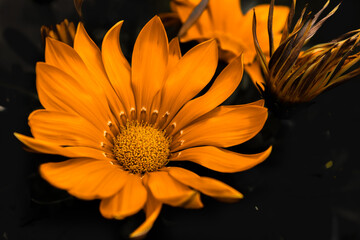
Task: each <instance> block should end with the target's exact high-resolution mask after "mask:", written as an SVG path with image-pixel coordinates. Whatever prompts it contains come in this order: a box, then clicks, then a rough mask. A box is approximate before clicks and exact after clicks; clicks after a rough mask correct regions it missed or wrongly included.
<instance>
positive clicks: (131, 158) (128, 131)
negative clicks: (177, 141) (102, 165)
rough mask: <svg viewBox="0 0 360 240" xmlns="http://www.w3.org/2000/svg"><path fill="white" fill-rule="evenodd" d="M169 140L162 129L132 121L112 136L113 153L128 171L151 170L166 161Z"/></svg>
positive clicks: (168, 152) (164, 163)
mask: <svg viewBox="0 0 360 240" xmlns="http://www.w3.org/2000/svg"><path fill="white" fill-rule="evenodd" d="M170 141H171V139H170V138H168V137H166V135H165V133H164V132H163V131H160V130H158V129H156V128H154V127H152V126H150V125H148V124H146V123H144V124H143V123H138V122H137V121H132V122H128V123H127V124H126V126H124V127H122V128H121V129H120V133H119V134H118V135H117V136H116V137H115V138H114V148H113V153H114V155H115V158H116V160H117V161H118V162H119V164H120V165H121V166H122V167H123V168H124V169H125V170H127V171H129V172H132V173H145V172H153V171H156V170H158V169H160V168H161V167H163V166H165V165H166V164H167V163H168V157H169V154H170V149H169V146H170Z"/></svg>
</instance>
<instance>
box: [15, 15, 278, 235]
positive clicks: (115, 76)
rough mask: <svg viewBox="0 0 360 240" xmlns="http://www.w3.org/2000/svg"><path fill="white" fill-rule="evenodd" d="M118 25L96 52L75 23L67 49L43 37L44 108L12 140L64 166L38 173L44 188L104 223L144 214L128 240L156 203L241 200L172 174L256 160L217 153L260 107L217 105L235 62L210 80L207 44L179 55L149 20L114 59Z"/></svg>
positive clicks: (244, 135) (244, 130) (248, 131)
mask: <svg viewBox="0 0 360 240" xmlns="http://www.w3.org/2000/svg"><path fill="white" fill-rule="evenodd" d="M122 24H123V22H122V21H121V22H119V23H117V24H116V25H115V26H113V27H112V28H111V29H110V30H109V31H108V32H107V34H106V35H105V37H104V40H103V43H102V49H101V51H100V50H99V49H98V47H97V46H96V45H95V44H94V42H93V41H92V40H91V39H90V38H89V36H88V34H87V33H86V31H85V29H84V27H83V25H82V23H79V25H78V28H77V31H76V35H75V39H74V47H73V48H72V47H70V46H68V45H66V44H64V43H62V42H59V41H57V40H54V39H52V38H47V42H46V49H45V62H40V63H38V64H37V67H36V74H37V90H38V94H39V99H40V101H41V104H42V105H43V106H44V108H45V109H40V110H36V111H34V112H33V113H32V114H31V115H30V116H29V125H30V127H31V132H32V135H33V137H27V136H24V135H21V134H17V133H16V134H15V135H16V137H17V138H18V139H19V140H20V141H21V142H23V143H24V144H25V145H26V146H28V147H29V148H31V149H33V150H35V151H38V152H41V153H47V154H59V155H63V156H66V157H69V158H71V159H69V160H66V161H63V162H50V163H45V164H42V165H41V166H40V173H41V175H42V176H43V177H44V178H45V179H46V180H47V181H49V182H50V183H51V184H52V185H54V186H56V187H58V188H61V189H65V190H67V191H68V192H69V193H70V194H72V195H74V196H76V197H78V198H80V199H86V200H90V199H101V204H100V212H101V214H102V215H103V216H104V217H106V218H116V219H123V218H125V217H127V216H130V215H133V214H135V213H137V212H138V211H139V210H141V209H143V210H144V211H145V214H146V220H145V222H144V223H143V224H142V225H141V226H139V227H138V228H137V229H136V230H135V231H134V232H133V233H132V234H131V237H138V236H142V235H144V234H146V233H147V232H148V231H149V230H150V228H151V227H152V225H153V223H154V221H155V220H156V218H157V216H158V215H159V212H160V209H161V207H162V204H169V205H171V206H181V207H185V208H200V207H202V206H203V205H202V203H201V200H200V194H199V192H202V193H204V194H206V195H209V196H212V197H214V198H217V199H222V200H237V199H240V198H242V194H241V193H239V192H238V191H237V190H235V189H233V188H231V187H230V186H228V185H226V184H224V183H222V182H220V181H217V180H215V179H211V178H207V177H201V176H198V175H196V174H195V173H193V172H191V171H189V170H186V169H183V168H180V167H173V166H171V163H172V162H173V161H192V162H195V163H197V164H200V165H202V166H204V167H207V168H209V169H212V170H215V171H219V172H238V171H243V170H246V169H248V168H251V167H253V166H255V165H256V164H258V163H260V162H262V161H263V160H264V159H265V158H266V157H267V156H268V155H269V154H270V151H271V147H270V148H269V149H267V150H266V151H264V152H261V153H258V154H239V153H234V152H231V151H228V150H225V149H224V147H225V148H226V147H230V146H233V145H237V144H241V143H243V142H245V141H247V140H249V139H251V138H252V137H254V136H255V135H256V134H257V133H258V132H259V131H260V130H261V128H262V127H263V125H264V123H265V121H266V118H267V109H266V108H264V107H263V101H258V102H254V103H250V104H245V105H238V106H220V107H218V105H220V104H221V103H222V102H223V101H224V100H225V99H227V98H228V97H229V96H230V95H231V93H232V92H233V91H234V90H235V89H236V87H237V86H238V84H239V82H240V79H241V77H242V73H243V67H242V66H243V60H242V57H241V56H240V57H238V58H236V59H235V60H234V61H233V62H232V63H231V64H229V65H228V66H227V67H226V68H225V69H224V70H223V72H222V73H221V74H220V75H219V76H218V77H217V79H216V80H215V82H214V83H213V84H212V86H211V88H210V89H209V90H208V91H207V92H206V93H205V94H204V95H202V96H200V97H197V98H194V97H195V96H196V95H197V94H198V93H199V92H200V91H201V90H202V89H203V88H204V87H205V86H206V85H207V84H208V83H209V82H210V80H211V78H212V76H213V74H214V72H215V69H216V66H217V60H218V56H217V46H216V42H215V41H214V40H210V41H206V42H204V43H202V44H199V45H197V46H196V47H194V48H193V49H191V50H190V51H189V52H187V53H186V54H185V55H184V56H181V53H180V49H179V42H178V40H177V39H174V40H172V41H171V42H170V44H169V43H168V39H167V36H166V33H165V30H164V27H163V25H162V23H161V21H160V19H159V18H158V17H154V18H153V19H152V20H151V21H149V22H148V23H147V24H146V26H145V27H144V28H143V29H142V30H141V32H140V34H139V36H138V38H137V40H136V42H135V45H134V50H133V54H132V63H131V66H130V65H129V63H128V61H127V60H126V59H125V57H124V56H123V53H122V51H121V47H120V43H119V33H120V28H121V26H122Z"/></svg>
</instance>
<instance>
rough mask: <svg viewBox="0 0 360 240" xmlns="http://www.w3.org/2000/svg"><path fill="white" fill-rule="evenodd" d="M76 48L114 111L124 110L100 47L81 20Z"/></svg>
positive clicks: (76, 37) (75, 40) (117, 112)
mask: <svg viewBox="0 0 360 240" xmlns="http://www.w3.org/2000/svg"><path fill="white" fill-rule="evenodd" d="M74 49H75V51H76V52H77V53H78V54H79V56H80V57H81V59H82V60H83V61H84V63H85V65H86V66H87V68H88V69H89V71H90V72H91V73H92V76H94V77H93V78H94V80H95V81H96V82H97V83H98V84H99V86H101V87H102V89H103V90H104V92H103V94H104V95H105V96H104V97H105V98H106V99H107V100H108V102H109V105H110V107H111V108H112V110H113V112H115V113H116V114H119V113H120V112H121V111H124V107H123V106H122V104H121V102H120V99H119V98H118V96H117V94H116V92H115V91H114V88H113V87H112V85H111V83H110V80H109V78H108V76H107V74H106V71H105V68H104V64H103V62H102V56H101V52H100V49H99V48H98V47H97V45H96V44H95V43H94V42H93V40H92V39H91V38H90V37H89V35H88V34H87V32H86V30H85V28H84V25H83V23H81V22H80V23H79V25H78V28H77V31H76V35H75V39H74Z"/></svg>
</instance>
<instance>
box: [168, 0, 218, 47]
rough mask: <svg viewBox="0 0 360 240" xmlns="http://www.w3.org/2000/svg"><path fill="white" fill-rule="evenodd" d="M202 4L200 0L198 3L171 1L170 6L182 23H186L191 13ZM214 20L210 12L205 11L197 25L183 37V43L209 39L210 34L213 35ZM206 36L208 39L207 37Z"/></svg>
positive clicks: (184, 0) (185, 0)
mask: <svg viewBox="0 0 360 240" xmlns="http://www.w3.org/2000/svg"><path fill="white" fill-rule="evenodd" d="M199 3H200V0H196V1H187V0H180V1H176V2H175V1H171V2H170V6H171V8H172V10H173V11H175V12H176V13H177V14H178V16H179V18H180V20H181V22H182V23H184V22H185V21H186V20H187V19H188V17H189V16H190V14H191V12H192V11H193V10H194V8H195V7H196V6H197V5H198V4H199ZM212 25H213V24H212V19H211V16H210V14H209V11H207V10H206V9H205V11H204V12H203V13H202V14H201V16H200V17H199V19H198V21H197V23H195V24H194V25H193V26H192V27H191V28H189V29H188V31H187V32H186V33H185V34H184V35H183V36H181V39H180V40H181V41H182V42H183V41H185V42H186V41H191V40H198V39H201V38H202V39H206V38H208V37H209V33H212V31H213V30H212V29H213V26H212ZM205 34H206V37H205Z"/></svg>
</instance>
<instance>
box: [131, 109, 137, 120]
mask: <svg viewBox="0 0 360 240" xmlns="http://www.w3.org/2000/svg"><path fill="white" fill-rule="evenodd" d="M130 116H131V120H136V110H135V108H133V107H132V108H130Z"/></svg>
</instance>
